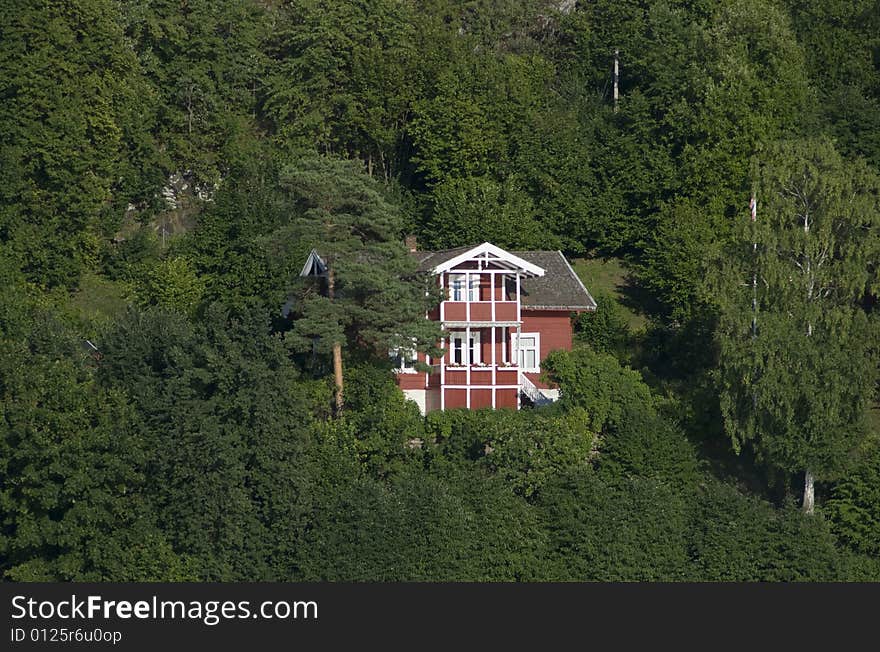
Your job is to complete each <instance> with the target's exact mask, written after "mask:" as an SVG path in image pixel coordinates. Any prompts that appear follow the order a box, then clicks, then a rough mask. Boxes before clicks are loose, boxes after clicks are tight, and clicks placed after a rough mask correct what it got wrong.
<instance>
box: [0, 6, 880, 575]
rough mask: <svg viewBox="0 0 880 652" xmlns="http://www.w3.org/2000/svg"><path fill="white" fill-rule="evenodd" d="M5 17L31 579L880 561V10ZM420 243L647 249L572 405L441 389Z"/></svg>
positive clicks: (0, 496) (9, 343)
mask: <svg viewBox="0 0 880 652" xmlns="http://www.w3.org/2000/svg"><path fill="white" fill-rule="evenodd" d="M0 17H2V20H0V43H2V47H0V100H2V101H0V393H2V419H0V577H2V578H3V579H4V580H6V581H58V580H80V581H91V580H112V581H156V580H164V581H190V580H192V581H269V580H271V581H304V580H305V581H311V580H349V581H351V580H367V581H401V580H411V581H421V580H434V581H449V580H466V581H500V580H516V581H548V580H552V581H586V580H625V581H644V580H662V581H679V580H683V581H712V580H727V581H755V580H762V581H804V580H806V581H820V580H821V581H826V580H834V581H836V580H847V581H853V580H873V581H880V411H878V408H877V400H878V386H880V385H878V380H880V374H878V367H880V326H878V324H880V320H878V308H877V303H876V297H877V293H878V287H880V283H878V281H880V6H878V4H877V2H876V0H657V1H656V2H650V1H648V0H641V1H640V0H291V1H289V2H285V1H282V0H148V1H133V0H41V1H40V2H33V1H32V0H7V1H6V2H4V3H2V8H0ZM615 51H616V52H617V53H618V55H617V56H618V67H619V68H618V69H619V73H618V77H617V85H616V90H617V92H616V93H615V78H614V77H613V74H612V71H613V63H614V58H615ZM753 197H754V199H755V204H753V207H754V210H753V211H750V200H751V199H752V198H753ZM410 234H415V235H416V236H417V238H418V242H419V244H420V246H423V247H425V248H437V249H440V248H449V247H455V246H459V245H464V244H477V243H480V242H483V241H491V242H493V243H494V244H496V245H498V246H500V247H505V248H507V247H510V248H514V249H553V250H556V249H559V250H561V251H563V252H564V253H565V254H566V255H567V256H568V257H569V259H571V260H573V261H575V268H576V269H578V270H591V269H598V268H599V267H600V266H602V265H605V266H607V265H615V266H617V268H619V269H620V270H623V272H622V275H621V277H620V279H618V281H616V282H615V283H617V284H616V285H614V284H611V285H609V286H608V287H603V286H602V283H601V279H599V277H598V276H596V275H591V274H592V273H591V272H588V271H584V272H583V274H582V276H583V279H584V282H585V283H587V285H588V287H589V289H590V290H591V291H592V292H593V293H594V295H595V296H596V298H597V300H598V303H599V309H598V311H597V312H596V313H595V314H585V315H582V316H580V317H577V318H576V319H575V324H574V326H575V332H576V346H575V348H574V350H572V351H559V352H555V353H553V354H551V356H550V357H549V358H548V359H547V360H545V361H544V364H543V366H542V367H543V370H544V372H545V373H546V375H547V378H549V379H551V380H552V381H554V382H555V383H557V384H558V386H559V387H560V389H561V400H560V401H558V402H557V403H554V404H552V405H549V406H543V407H535V408H528V409H523V410H520V411H513V410H497V411H493V410H473V411H468V410H450V411H447V412H432V413H429V414H428V415H427V417H423V416H421V415H420V413H419V411H418V409H417V407H416V406H415V404H414V403H412V402H408V401H406V400H404V397H403V394H402V393H401V392H400V390H398V389H397V387H396V385H395V382H394V377H393V373H392V366H393V360H390V359H389V356H388V351H389V349H393V348H394V347H395V346H396V345H399V344H400V343H401V342H404V341H407V340H409V338H415V339H416V340H417V342H418V344H419V347H420V348H422V349H423V350H429V349H430V347H431V346H433V342H434V341H436V335H437V334H436V332H434V331H433V330H432V326H431V324H430V323H429V322H426V320H424V318H423V317H424V314H425V310H426V308H427V307H429V304H430V302H431V301H434V300H436V297H433V296H432V295H431V294H430V293H428V296H425V295H426V293H425V292H424V285H422V284H421V283H420V281H419V278H418V276H417V275H416V274H415V269H414V263H413V261H412V260H411V258H410V256H409V255H408V253H407V249H406V247H405V246H404V243H403V240H404V237H405V236H406V235H410ZM313 247H318V248H320V249H321V251H322V252H330V255H332V256H333V257H335V258H334V259H335V260H338V267H337V274H336V278H335V282H336V296H335V297H327V296H325V295H323V294H320V293H315V292H314V291H313V288H311V287H310V286H309V285H308V283H307V282H305V281H304V280H303V279H301V278H300V277H299V272H300V269H301V268H302V266H303V263H304V261H305V259H306V256H307V254H308V252H309V251H310V250H311V249H312V248H313ZM591 266H592V267H591ZM603 269H604V267H603ZM283 307H286V308H287V310H285V311H284V314H286V315H288V317H286V318H285V317H283V316H282V308H283ZM334 351H335V352H337V353H340V354H341V357H342V363H343V364H342V369H343V370H344V372H343V373H344V390H342V391H340V389H339V387H338V385H339V383H338V382H337V380H336V379H335V375H334V372H335V371H336V372H338V371H339V370H338V369H337V370H334Z"/></svg>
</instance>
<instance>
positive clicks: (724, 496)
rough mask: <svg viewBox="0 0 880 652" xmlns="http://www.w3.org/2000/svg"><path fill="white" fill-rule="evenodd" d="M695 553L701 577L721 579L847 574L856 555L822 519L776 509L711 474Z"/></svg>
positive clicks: (696, 526) (697, 516)
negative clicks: (852, 555) (851, 555)
mask: <svg viewBox="0 0 880 652" xmlns="http://www.w3.org/2000/svg"><path fill="white" fill-rule="evenodd" d="M693 518H694V520H693V532H692V535H691V537H690V548H691V550H690V555H691V557H692V559H693V564H694V567H695V572H696V574H697V577H699V578H700V579H701V580H703V581H713V582H714V581H722V582H804V581H808V582H823V581H824V582H827V581H838V580H842V579H848V578H851V577H852V576H851V575H850V573H851V572H852V569H851V568H850V563H851V560H849V559H847V557H846V555H845V554H842V552H841V551H840V550H839V549H838V548H837V547H836V545H835V540H834V538H833V537H832V535H831V533H830V531H829V528H828V525H827V524H826V523H825V522H824V521H823V520H822V519H816V518H810V517H807V516H804V515H803V514H802V513H801V512H799V511H798V510H797V509H796V508H795V507H794V506H792V505H786V506H785V507H783V508H782V509H774V508H773V507H772V506H770V505H769V504H767V503H764V502H762V501H761V500H759V499H757V498H754V497H750V496H743V495H741V494H740V493H739V492H737V491H736V490H735V489H733V488H732V487H730V486H727V485H723V484H721V483H718V482H717V481H714V480H710V481H708V482H707V483H705V484H704V485H703V486H702V488H701V491H700V492H699V496H698V498H697V501H696V509H695V512H694V517H693Z"/></svg>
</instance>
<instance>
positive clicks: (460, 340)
mask: <svg viewBox="0 0 880 652" xmlns="http://www.w3.org/2000/svg"><path fill="white" fill-rule="evenodd" d="M449 348H450V349H451V351H450V356H449V364H450V365H467V364H477V363H479V362H480V333H479V331H475V332H473V333H471V337H470V340H468V339H467V334H466V333H464V332H456V333H450V335H449Z"/></svg>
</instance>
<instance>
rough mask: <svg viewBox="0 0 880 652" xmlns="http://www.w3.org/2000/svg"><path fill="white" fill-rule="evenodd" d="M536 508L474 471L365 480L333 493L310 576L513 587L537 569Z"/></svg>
mask: <svg viewBox="0 0 880 652" xmlns="http://www.w3.org/2000/svg"><path fill="white" fill-rule="evenodd" d="M543 542H544V537H543V533H542V532H541V530H540V528H539V525H538V522H537V517H536V515H535V514H534V511H533V510H532V509H531V508H530V507H529V506H528V505H527V504H526V503H525V502H524V501H523V500H522V499H521V498H518V497H517V496H515V495H514V494H513V493H512V492H511V491H510V489H509V488H508V487H507V486H506V485H505V483H503V482H502V481H501V480H499V479H493V478H487V477H486V476H484V475H483V474H482V473H480V472H479V470H476V469H460V470H455V471H453V470H445V471H444V472H443V473H442V474H438V473H434V472H430V471H428V472H418V473H406V474H403V475H402V476H399V477H396V478H395V479H394V481H393V482H392V483H391V484H390V485H385V484H383V483H379V482H377V481H375V480H368V479H361V480H356V481H353V482H351V483H350V485H349V486H348V487H347V488H346V489H344V490H343V491H341V492H338V493H337V494H335V495H332V496H328V497H327V502H326V503H323V504H322V505H321V507H320V509H319V510H318V511H317V512H316V514H315V518H314V527H313V528H312V529H311V531H310V533H309V535H308V538H307V541H306V547H305V548H304V550H307V551H309V554H308V556H307V558H306V561H305V562H304V573H305V579H307V580H324V581H327V580H329V581H374V582H375V581H380V582H389V581H395V582H400V581H409V582H424V581H435V582H436V581H441V582H443V581H447V582H449V581H514V580H528V579H532V578H534V577H535V575H536V573H539V572H540V561H539V560H540V559H541V557H542V553H543Z"/></svg>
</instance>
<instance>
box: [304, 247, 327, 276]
mask: <svg viewBox="0 0 880 652" xmlns="http://www.w3.org/2000/svg"><path fill="white" fill-rule="evenodd" d="M313 270H314V271H313ZM326 272H327V263H325V262H324V261H323V260H322V259H321V257H320V256H319V255H318V252H317V251H315V250H314V249H312V250H311V252H309V257H308V258H306V264H305V265H303V268H302V271H301V272H300V273H299V275H300V276H321V275H322V274H324V273H326Z"/></svg>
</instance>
